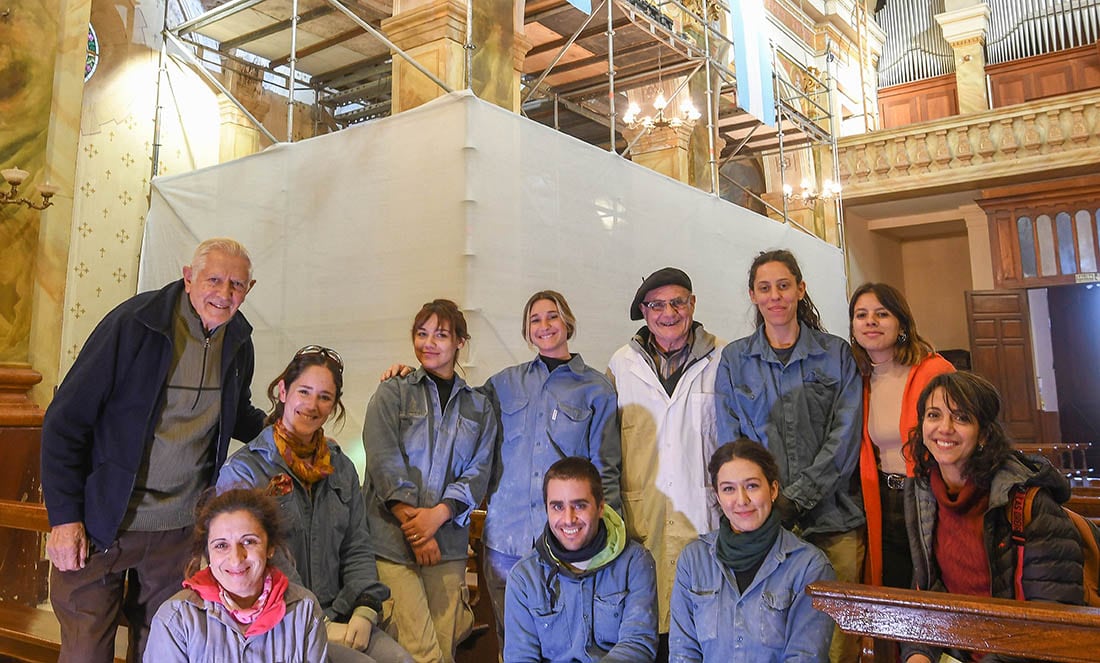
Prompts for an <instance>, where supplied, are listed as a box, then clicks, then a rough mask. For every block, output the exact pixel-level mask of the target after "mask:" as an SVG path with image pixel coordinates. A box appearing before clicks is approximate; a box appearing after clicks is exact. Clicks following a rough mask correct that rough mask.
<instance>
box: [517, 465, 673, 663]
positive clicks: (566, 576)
mask: <svg viewBox="0 0 1100 663" xmlns="http://www.w3.org/2000/svg"><path fill="white" fill-rule="evenodd" d="M602 485H603V484H602V483H601V480H600V473H599V471H597V470H596V467H595V466H594V465H593V464H592V463H591V462H590V461H589V460H588V459H586V458H578V457H575V456H574V457H569V458H563V459H562V460H559V461H558V462H556V463H554V464H553V465H551V466H550V469H549V470H547V471H546V475H545V476H544V477H543V482H542V496H543V501H544V502H545V503H546V519H547V524H546V530H545V531H544V532H543V533H542V536H540V537H539V538H538V540H537V541H535V549H534V550H533V551H531V552H530V553H528V554H527V556H526V557H524V558H523V559H521V560H520V561H519V563H517V564H516V565H515V567H513V568H512V572H511V573H510V574H509V575H508V587H507V590H506V594H505V601H504V623H505V628H504V661H505V663H521V662H523V663H526V662H528V661H532V662H534V661H538V662H539V663H541V662H542V661H549V662H551V663H555V662H558V661H563V662H564V661H568V662H573V661H577V662H581V663H587V662H588V661H601V662H602V663H612V662H619V661H622V662H624V663H626V662H629V663H638V662H639V661H653V659H654V657H655V656H656V652H657V573H656V569H655V567H654V564H653V557H652V556H651V555H650V554H649V551H648V550H646V549H645V548H644V547H642V546H641V545H640V544H639V543H637V542H635V541H631V540H630V539H628V538H627V536H626V526H625V525H624V524H623V520H622V518H620V517H619V514H617V513H615V511H614V510H612V509H611V508H610V507H608V506H607V505H606V504H605V503H604V499H603V487H602Z"/></svg>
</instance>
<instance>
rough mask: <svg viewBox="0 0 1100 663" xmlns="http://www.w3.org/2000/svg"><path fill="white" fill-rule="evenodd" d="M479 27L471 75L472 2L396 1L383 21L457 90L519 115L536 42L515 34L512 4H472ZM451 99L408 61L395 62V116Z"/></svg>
mask: <svg viewBox="0 0 1100 663" xmlns="http://www.w3.org/2000/svg"><path fill="white" fill-rule="evenodd" d="M469 1H470V2H472V3H473V7H472V9H471V13H472V17H473V25H472V26H471V31H472V35H471V42H472V43H473V45H474V48H473V50H472V52H471V54H470V75H469V81H467V76H466V48H465V44H466V17H467V9H466V3H465V2H463V1H462V0H395V2H394V7H393V10H394V11H393V16H392V17H390V18H388V19H385V20H384V21H382V30H383V32H385V34H386V36H387V37H388V38H389V39H390V41H392V42H393V43H394V45H396V46H397V47H398V48H400V49H401V50H402V51H404V52H405V53H407V54H408V55H409V56H411V57H412V58H414V59H415V60H416V61H417V62H418V63H419V64H420V65H422V66H423V67H424V68H426V69H427V70H428V71H430V72H432V74H433V75H435V76H436V77H437V78H439V79H440V80H441V81H443V82H444V83H446V84H447V85H448V86H449V87H450V88H451V89H453V90H461V89H464V88H466V87H467V82H468V83H469V88H470V89H471V90H472V91H473V92H474V94H476V95H477V96H478V97H479V98H481V99H484V100H485V101H488V102H491V103H494V104H497V105H498V106H502V107H504V108H507V109H509V110H511V111H513V112H519V107H520V101H521V100H520V95H519V79H520V75H521V73H522V70H523V60H524V57H525V56H526V55H527V51H528V50H529V49H530V48H531V43H530V42H529V41H527V39H526V38H525V37H524V35H523V34H522V32H519V31H517V30H516V29H515V19H514V16H515V5H514V4H513V2H512V0H469ZM443 94H445V92H444V90H443V89H442V88H440V87H439V86H438V85H436V84H435V82H433V81H432V80H430V79H429V78H428V77H427V76H425V75H424V74H422V73H421V72H420V71H418V70H417V69H416V68H415V67H414V66H413V65H412V64H410V63H409V62H406V61H405V59H404V58H402V57H400V56H398V55H396V54H395V55H394V58H393V94H392V101H391V112H393V113H399V112H401V111H403V110H408V109H410V108H415V107H417V106H419V105H421V104H424V103H426V102H428V101H431V100H432V99H435V98H436V97H439V96H442V95H443Z"/></svg>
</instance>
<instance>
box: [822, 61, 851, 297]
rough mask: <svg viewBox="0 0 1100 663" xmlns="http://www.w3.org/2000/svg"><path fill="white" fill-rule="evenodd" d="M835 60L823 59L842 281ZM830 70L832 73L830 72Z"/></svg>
mask: <svg viewBox="0 0 1100 663" xmlns="http://www.w3.org/2000/svg"><path fill="white" fill-rule="evenodd" d="M836 66H837V65H836V60H835V59H834V58H833V57H832V55H828V56H826V58H825V73H826V74H828V76H829V88H830V89H829V143H830V147H831V148H832V150H831V151H832V154H833V178H834V180H833V181H835V182H836V185H837V194H836V200H835V201H834V203H835V205H836V242H837V245H838V246H839V247H840V251H841V253H842V254H843V256H844V280H845V282H847V280H848V276H849V273H848V271H849V270H848V247H846V246H845V245H844V205H843V196H844V187H843V186H841V184H840V150H839V149H838V148H837V144H836V129H837V127H836V121H837V115H836V113H837V112H838V109H837V108H836V96H837V95H836V94H835V91H836V90H835V88H836V87H837V82H836ZM830 70H832V71H830Z"/></svg>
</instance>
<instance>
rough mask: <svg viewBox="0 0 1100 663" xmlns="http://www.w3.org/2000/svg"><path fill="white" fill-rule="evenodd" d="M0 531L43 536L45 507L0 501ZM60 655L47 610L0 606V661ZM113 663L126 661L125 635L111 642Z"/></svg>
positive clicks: (57, 628) (52, 660) (57, 633)
mask: <svg viewBox="0 0 1100 663" xmlns="http://www.w3.org/2000/svg"><path fill="white" fill-rule="evenodd" d="M0 529H14V530H21V531H28V532H39V533H45V532H49V531H50V523H49V519H48V518H47V517H46V506H45V505H44V504H40V503H33V502H16V501H14V500H2V499H0ZM60 652H61V627H60V626H59V625H58V623H57V618H56V617H55V616H54V614H53V612H52V611H50V610H43V609H42V608H35V607H29V606H24V605H18V604H16V603H12V602H5V603H0V657H4V656H10V657H12V658H14V659H16V660H20V661H48V662H49V663H55V662H56V661H57V657H58V655H59V654H60ZM115 661H116V663H125V661H126V633H125V631H122V630H120V631H119V634H118V636H117V637H116V638H115Z"/></svg>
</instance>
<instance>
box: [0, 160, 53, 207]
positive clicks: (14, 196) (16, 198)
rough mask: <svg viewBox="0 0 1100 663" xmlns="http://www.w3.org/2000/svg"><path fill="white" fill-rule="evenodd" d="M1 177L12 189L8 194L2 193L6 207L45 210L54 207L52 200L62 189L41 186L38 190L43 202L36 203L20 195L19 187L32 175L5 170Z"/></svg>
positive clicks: (16, 170)
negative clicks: (19, 206) (13, 206)
mask: <svg viewBox="0 0 1100 663" xmlns="http://www.w3.org/2000/svg"><path fill="white" fill-rule="evenodd" d="M0 176H3V178H4V181H5V182H7V183H8V186H9V187H11V188H10V189H9V190H8V191H7V192H6V193H3V192H0V203H2V204H4V205H8V204H11V205H26V206H27V207H29V208H31V209H37V210H44V209H46V208H47V207H49V206H50V205H53V201H52V200H50V198H52V197H53V196H54V194H55V193H57V192H58V191H59V190H60V187H58V186H55V185H53V184H49V183H46V184H39V185H38V186H37V187H36V188H37V189H38V195H40V196H42V202H40V203H35V202H34V201H31V200H28V199H26V198H24V197H23V196H20V195H19V187H20V186H21V185H22V184H23V182H24V181H25V180H26V179H27V177H29V176H30V173H28V172H27V171H25V170H20V169H18V168H5V169H4V170H0Z"/></svg>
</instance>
